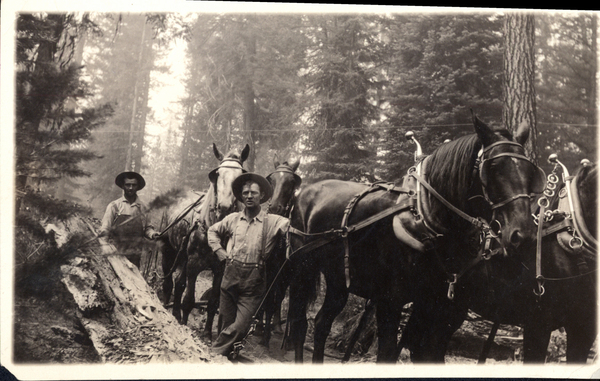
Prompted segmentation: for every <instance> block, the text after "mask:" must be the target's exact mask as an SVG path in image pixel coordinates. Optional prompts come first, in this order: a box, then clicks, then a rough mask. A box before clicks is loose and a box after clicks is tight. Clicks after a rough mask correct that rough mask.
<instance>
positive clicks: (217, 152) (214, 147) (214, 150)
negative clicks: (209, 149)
mask: <svg viewBox="0 0 600 381" xmlns="http://www.w3.org/2000/svg"><path fill="white" fill-rule="evenodd" d="M213 152H214V153H215V157H216V158H217V159H219V161H223V154H222V153H221V152H219V149H218V148H217V145H216V144H215V143H213Z"/></svg>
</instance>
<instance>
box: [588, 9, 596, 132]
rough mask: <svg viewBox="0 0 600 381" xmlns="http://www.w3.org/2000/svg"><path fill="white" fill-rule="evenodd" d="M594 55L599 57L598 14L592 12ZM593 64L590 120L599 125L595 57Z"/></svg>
mask: <svg viewBox="0 0 600 381" xmlns="http://www.w3.org/2000/svg"><path fill="white" fill-rule="evenodd" d="M591 17H592V39H591V40H592V47H591V50H592V57H598V15H596V14H592V15H591ZM591 65H592V70H591V72H592V73H593V74H594V77H592V78H591V80H592V91H591V94H590V99H589V100H590V105H589V110H590V122H589V124H591V125H592V126H597V125H598V113H597V105H598V81H597V79H596V78H597V75H596V73H597V72H598V61H597V60H595V59H592V61H591Z"/></svg>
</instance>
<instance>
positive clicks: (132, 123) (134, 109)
mask: <svg viewBox="0 0 600 381" xmlns="http://www.w3.org/2000/svg"><path fill="white" fill-rule="evenodd" d="M146 20H147V18H146V16H144V24H143V26H142V39H141V41H140V53H139V55H138V62H137V67H138V70H139V69H140V68H141V67H142V57H143V55H144V44H145V41H146ZM139 77H140V75H139V73H137V72H136V80H135V86H134V87H133V106H132V107H131V119H130V123H129V144H128V146H127V159H126V160H125V171H129V170H131V169H132V168H131V167H132V165H133V163H132V157H133V141H134V136H135V120H136V114H137V103H138V93H139V89H138V87H139V85H140V78H139ZM136 170H137V171H139V168H136Z"/></svg>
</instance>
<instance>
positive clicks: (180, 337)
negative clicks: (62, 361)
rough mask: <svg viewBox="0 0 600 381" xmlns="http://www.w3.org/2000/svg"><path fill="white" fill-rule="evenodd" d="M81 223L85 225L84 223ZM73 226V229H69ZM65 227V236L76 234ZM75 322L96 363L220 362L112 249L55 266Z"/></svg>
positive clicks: (81, 253) (84, 250) (83, 252)
mask: <svg viewBox="0 0 600 381" xmlns="http://www.w3.org/2000/svg"><path fill="white" fill-rule="evenodd" d="M86 223H87V222H86ZM75 225H77V224H75ZM84 227H85V225H80V226H79V229H77V228H75V229H74V227H73V226H71V227H70V229H68V230H70V232H73V231H78V230H79V232H81V229H83V228H84ZM61 274H62V279H61V281H62V283H63V284H64V285H65V286H66V288H67V289H68V290H69V292H70V293H71V294H72V295H73V299H74V300H75V302H76V304H77V306H78V311H77V316H78V317H79V320H80V322H81V324H82V326H83V327H84V328H85V330H86V331H87V333H88V335H89V337H90V339H91V341H92V342H93V344H94V347H95V348H96V351H97V352H98V354H99V355H100V357H101V359H102V361H104V362H111V363H140V362H163V363H164V362H183V361H185V362H207V361H210V362H222V361H226V360H225V358H224V357H222V356H216V357H215V356H214V355H211V354H210V353H209V350H208V347H207V346H206V345H205V344H203V343H202V342H201V341H200V340H199V339H197V338H195V337H194V336H193V334H192V331H191V329H190V328H189V327H187V326H184V325H181V324H179V323H178V322H177V320H176V319H175V317H174V316H173V315H172V314H171V313H170V312H168V311H167V310H166V309H165V307H164V306H163V305H162V303H161V302H160V300H159V298H158V297H157V295H156V293H155V292H154V291H153V290H152V289H151V288H150V287H149V286H148V284H147V283H146V281H145V280H144V278H143V276H142V274H141V273H140V271H139V270H138V268H137V267H136V266H134V265H133V264H132V263H131V262H130V261H129V260H128V259H127V258H126V257H125V256H123V255H121V253H119V252H118V251H117V250H116V249H115V247H114V246H112V245H110V246H109V247H108V248H106V247H105V248H104V249H103V250H99V249H98V248H90V247H86V248H82V249H80V250H78V251H77V253H75V255H74V256H73V257H72V258H70V259H69V261H68V263H67V264H64V265H62V266H61Z"/></svg>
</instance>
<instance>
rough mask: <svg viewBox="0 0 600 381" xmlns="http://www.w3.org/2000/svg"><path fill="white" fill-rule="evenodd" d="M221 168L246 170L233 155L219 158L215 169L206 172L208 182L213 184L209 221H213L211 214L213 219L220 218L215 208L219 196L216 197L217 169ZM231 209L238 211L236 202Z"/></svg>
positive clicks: (243, 171)
mask: <svg viewBox="0 0 600 381" xmlns="http://www.w3.org/2000/svg"><path fill="white" fill-rule="evenodd" d="M221 168H231V169H241V170H242V173H246V172H247V171H246V170H245V169H244V168H243V167H242V161H241V160H240V159H237V158H235V157H226V158H224V159H223V160H221V162H220V163H219V166H218V167H217V168H215V169H213V170H212V171H210V172H209V174H208V178H209V180H210V182H211V183H212V184H213V203H212V205H209V208H210V211H211V213H210V214H211V216H210V217H209V218H210V219H211V223H212V222H214V221H212V220H213V217H212V215H213V214H214V216H215V217H214V218H215V221H218V220H220V216H219V215H218V214H219V210H218V208H217V205H218V202H219V197H218V192H219V190H218V186H217V184H218V182H217V179H218V177H219V169H221ZM233 211H234V212H237V211H238V203H237V202H235V203H234V204H233Z"/></svg>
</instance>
